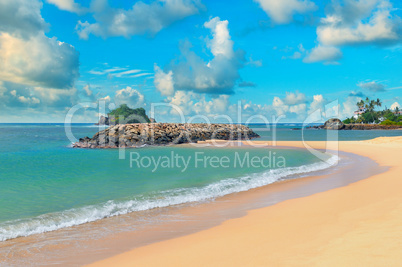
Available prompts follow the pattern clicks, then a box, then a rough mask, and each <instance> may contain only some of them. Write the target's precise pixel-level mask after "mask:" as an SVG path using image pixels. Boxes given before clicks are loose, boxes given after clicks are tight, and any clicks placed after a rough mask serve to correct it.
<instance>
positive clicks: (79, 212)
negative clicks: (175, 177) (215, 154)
mask: <svg viewBox="0 0 402 267" xmlns="http://www.w3.org/2000/svg"><path fill="white" fill-rule="evenodd" d="M337 162H338V157H337V156H335V155H331V156H330V157H329V158H328V160H327V161H326V162H323V161H321V162H317V163H313V164H308V165H302V166H299V167H287V168H280V169H271V170H269V171H266V172H263V173H254V174H250V175H246V176H243V177H239V178H229V179H223V180H221V181H219V182H214V183H211V184H209V185H206V186H204V187H198V188H197V187H192V188H177V189H172V190H166V191H159V192H156V194H154V195H153V196H151V197H150V196H136V197H135V198H133V199H131V200H126V201H114V200H110V201H107V202H105V203H102V204H98V205H91V206H86V207H81V208H75V209H70V210H65V211H62V212H54V213H48V214H43V215H40V216H37V217H34V218H30V219H19V220H13V221H8V222H4V223H0V241H5V240H8V239H13V238H16V237H21V236H29V235H33V234H39V233H44V232H49V231H54V230H57V229H61V228H65V227H71V226H74V225H80V224H84V223H88V222H93V221H97V220H100V219H103V218H107V217H112V216H117V215H121V214H127V213H130V212H135V211H144V210H149V209H153V208H163V207H168V206H172V205H178V204H184V203H190V202H201V201H206V200H213V199H214V198H217V197H221V196H225V195H228V194H231V193H236V192H242V191H247V190H250V189H253V188H257V187H261V186H265V185H268V184H272V183H274V182H276V181H279V180H282V179H285V178H286V177H289V176H294V175H303V174H307V173H310V172H314V171H320V170H324V169H327V168H329V167H331V166H333V165H335V164H336V163H337Z"/></svg>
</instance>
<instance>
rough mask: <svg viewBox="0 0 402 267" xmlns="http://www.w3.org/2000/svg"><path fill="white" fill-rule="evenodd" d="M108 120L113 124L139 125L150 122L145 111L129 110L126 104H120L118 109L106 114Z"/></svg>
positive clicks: (138, 109) (141, 109)
mask: <svg viewBox="0 0 402 267" xmlns="http://www.w3.org/2000/svg"><path fill="white" fill-rule="evenodd" d="M108 117H109V119H111V121H112V122H113V123H116V124H118V123H141V122H151V121H150V119H149V118H148V116H147V114H146V113H145V109H143V108H136V109H132V108H129V107H128V106H127V105H126V104H121V105H120V107H118V108H116V109H115V110H112V111H111V112H109V114H108Z"/></svg>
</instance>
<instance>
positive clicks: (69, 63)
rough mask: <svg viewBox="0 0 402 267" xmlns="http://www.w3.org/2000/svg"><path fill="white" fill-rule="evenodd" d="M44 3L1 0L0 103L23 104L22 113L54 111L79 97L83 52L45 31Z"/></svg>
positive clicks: (19, 110)
mask: <svg viewBox="0 0 402 267" xmlns="http://www.w3.org/2000/svg"><path fill="white" fill-rule="evenodd" d="M41 8H42V3H41V1H37V0H15V1H5V0H0V85H1V86H0V87H1V90H0V102H1V105H2V106H3V108H7V109H8V110H13V111H12V112H14V111H15V108H20V107H23V108H25V109H18V114H20V113H21V112H22V110H28V109H29V110H32V109H33V108H34V109H35V112H44V111H47V112H49V110H52V112H53V114H56V113H57V112H59V111H65V109H66V108H67V107H69V106H71V105H73V104H74V103H76V101H77V100H78V99H77V96H78V94H77V91H76V89H75V87H74V84H75V81H76V79H77V78H78V76H79V54H78V52H77V51H76V50H75V48H74V47H72V46H71V45H69V44H67V43H63V42H60V41H58V40H57V38H56V37H53V38H49V37H47V36H46V35H45V31H46V30H47V28H48V25H47V23H46V22H45V21H44V19H43V18H42V16H41ZM31 112H32V111H31Z"/></svg>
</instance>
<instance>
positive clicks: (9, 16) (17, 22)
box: [0, 0, 48, 38]
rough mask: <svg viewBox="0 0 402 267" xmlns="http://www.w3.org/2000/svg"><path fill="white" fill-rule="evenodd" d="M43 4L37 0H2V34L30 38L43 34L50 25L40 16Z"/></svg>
mask: <svg viewBox="0 0 402 267" xmlns="http://www.w3.org/2000/svg"><path fill="white" fill-rule="evenodd" d="M41 8H42V3H41V2H39V1H36V0H32V1H30V0H13V1H7V0H1V1H0V32H8V33H11V34H13V35H16V36H18V37H20V38H21V37H24V38H25V37H29V36H31V35H32V34H36V33H38V32H42V31H44V30H46V29H47V27H48V25H47V23H46V22H45V20H44V19H43V18H42V16H41V14H40V10H41Z"/></svg>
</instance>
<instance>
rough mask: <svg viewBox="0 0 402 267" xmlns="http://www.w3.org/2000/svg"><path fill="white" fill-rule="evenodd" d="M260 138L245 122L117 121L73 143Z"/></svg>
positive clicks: (112, 144)
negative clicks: (233, 123)
mask: <svg viewBox="0 0 402 267" xmlns="http://www.w3.org/2000/svg"><path fill="white" fill-rule="evenodd" d="M257 137H259V135H258V134H256V133H255V132H253V131H252V130H251V129H250V128H248V127H247V126H244V125H238V124H236V125H230V124H206V123H194V124H183V123H133V124H117V125H114V126H111V127H109V128H107V129H105V130H103V131H100V132H98V133H96V134H95V135H94V136H93V137H92V138H89V137H85V138H80V140H79V141H78V142H76V143H74V144H73V147H78V148H118V147H139V146H142V145H169V144H182V143H195V142H197V141H205V140H211V139H217V140H248V139H252V138H257Z"/></svg>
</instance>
